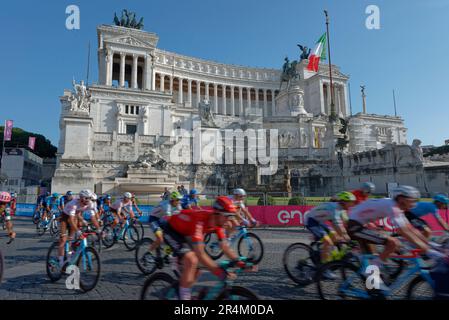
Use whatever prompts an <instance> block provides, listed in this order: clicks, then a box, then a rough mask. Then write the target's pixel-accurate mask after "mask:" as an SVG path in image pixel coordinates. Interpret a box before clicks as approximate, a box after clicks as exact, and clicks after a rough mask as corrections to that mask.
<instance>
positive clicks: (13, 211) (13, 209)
mask: <svg viewBox="0 0 449 320" xmlns="http://www.w3.org/2000/svg"><path fill="white" fill-rule="evenodd" d="M9 207H10V208H11V215H12V216H13V215H15V214H16V209H17V199H16V198H13V199H11V202H10V203H9Z"/></svg>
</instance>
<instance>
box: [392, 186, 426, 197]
mask: <svg viewBox="0 0 449 320" xmlns="http://www.w3.org/2000/svg"><path fill="white" fill-rule="evenodd" d="M399 196H403V197H406V198H412V199H419V198H420V197H421V194H420V193H419V191H418V189H416V188H414V187H411V186H401V187H398V188H396V189H394V190H393V198H394V199H396V198H397V197H399Z"/></svg>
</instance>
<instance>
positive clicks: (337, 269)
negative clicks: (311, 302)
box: [316, 261, 371, 300]
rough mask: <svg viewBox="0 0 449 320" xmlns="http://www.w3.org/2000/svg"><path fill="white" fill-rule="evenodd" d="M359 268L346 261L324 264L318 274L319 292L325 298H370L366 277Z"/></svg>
mask: <svg viewBox="0 0 449 320" xmlns="http://www.w3.org/2000/svg"><path fill="white" fill-rule="evenodd" d="M358 271H359V268H358V267H356V266H355V265H353V264H350V263H347V262H345V261H333V262H330V263H326V264H324V265H322V266H321V267H320V268H319V269H318V271H317V274H316V282H317V287H318V294H319V295H320V298H321V299H323V300H351V299H370V298H371V296H370V294H369V293H368V291H367V289H366V278H365V277H364V276H363V275H361V274H360V273H359V272H358Z"/></svg>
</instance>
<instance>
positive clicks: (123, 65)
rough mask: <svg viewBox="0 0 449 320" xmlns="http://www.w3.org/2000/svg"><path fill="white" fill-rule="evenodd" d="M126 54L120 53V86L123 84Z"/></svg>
mask: <svg viewBox="0 0 449 320" xmlns="http://www.w3.org/2000/svg"><path fill="white" fill-rule="evenodd" d="M125 59H126V54H124V53H120V87H122V88H123V87H124V86H125V63H126V60H125Z"/></svg>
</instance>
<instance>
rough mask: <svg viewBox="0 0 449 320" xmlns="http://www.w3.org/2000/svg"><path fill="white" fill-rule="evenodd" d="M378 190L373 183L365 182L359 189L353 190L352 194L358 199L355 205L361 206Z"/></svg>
mask: <svg viewBox="0 0 449 320" xmlns="http://www.w3.org/2000/svg"><path fill="white" fill-rule="evenodd" d="M375 190H376V186H375V185H374V183H372V182H364V183H362V185H361V186H360V188H359V189H356V190H352V191H351V193H352V194H353V195H354V196H355V197H356V199H357V200H356V202H355V204H356V205H357V204H361V203H362V202H364V201H366V200H368V197H369V196H370V195H371V194H373V192H374V191H375Z"/></svg>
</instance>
